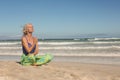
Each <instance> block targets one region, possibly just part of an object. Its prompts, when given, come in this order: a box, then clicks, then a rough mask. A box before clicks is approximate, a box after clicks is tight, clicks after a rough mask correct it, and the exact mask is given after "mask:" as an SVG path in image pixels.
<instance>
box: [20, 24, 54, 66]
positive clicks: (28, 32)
mask: <svg viewBox="0 0 120 80" xmlns="http://www.w3.org/2000/svg"><path fill="white" fill-rule="evenodd" d="M33 32H34V29H33V25H32V24H31V23H28V24H25V26H24V28H23V36H22V39H21V42H22V50H23V54H22V56H21V61H20V62H21V64H22V65H33V66H39V65H43V64H46V63H48V62H50V61H51V60H52V58H53V56H52V55H51V54H45V55H43V56H40V55H37V54H38V52H39V48H38V39H37V38H36V37H34V36H33V35H32V33H33Z"/></svg>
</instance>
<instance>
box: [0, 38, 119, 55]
mask: <svg viewBox="0 0 120 80" xmlns="http://www.w3.org/2000/svg"><path fill="white" fill-rule="evenodd" d="M38 46H39V54H41V55H42V54H45V53H50V54H53V55H56V56H120V39H119V38H81V39H44V40H39V41H38ZM21 54H22V46H21V41H20V40H2V41H0V55H21Z"/></svg>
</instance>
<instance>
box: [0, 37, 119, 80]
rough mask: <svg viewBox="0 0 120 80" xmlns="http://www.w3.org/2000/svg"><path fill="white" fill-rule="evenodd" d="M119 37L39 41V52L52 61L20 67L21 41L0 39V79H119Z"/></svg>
mask: <svg viewBox="0 0 120 80" xmlns="http://www.w3.org/2000/svg"><path fill="white" fill-rule="evenodd" d="M119 43H120V41H119V39H115V40H113V39H112V40H111V39H108V40H106V39H103V40H101V39H100V40H98V39H97V40H96V39H88V40H87V41H81V40H77V41H76V40H46V41H39V43H38V44H39V54H38V55H44V54H46V53H50V54H52V55H53V56H54V58H53V60H52V61H51V62H50V63H48V64H46V65H42V66H22V65H21V64H19V62H20V58H21V55H22V47H21V42H20V41H1V42H0V80H120V53H119V52H120V49H119V48H120V45H119Z"/></svg>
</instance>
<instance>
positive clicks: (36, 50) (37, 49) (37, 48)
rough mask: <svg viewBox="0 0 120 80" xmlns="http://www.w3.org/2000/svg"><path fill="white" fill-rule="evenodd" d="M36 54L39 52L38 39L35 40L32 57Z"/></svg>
mask: <svg viewBox="0 0 120 80" xmlns="http://www.w3.org/2000/svg"><path fill="white" fill-rule="evenodd" d="M36 39H37V38H36ZM38 52H39V47H38V39H37V43H36V49H35V52H34V55H36V54H38Z"/></svg>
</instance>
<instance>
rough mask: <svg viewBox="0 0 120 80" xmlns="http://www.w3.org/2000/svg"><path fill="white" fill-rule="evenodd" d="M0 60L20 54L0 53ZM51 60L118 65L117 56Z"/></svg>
mask: <svg viewBox="0 0 120 80" xmlns="http://www.w3.org/2000/svg"><path fill="white" fill-rule="evenodd" d="M0 61H20V55H0ZM52 62H78V63H88V64H89V63H90V64H115V65H120V57H119V56H111V57H110V56H108V57H106V56H54V58H53V60H52Z"/></svg>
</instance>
